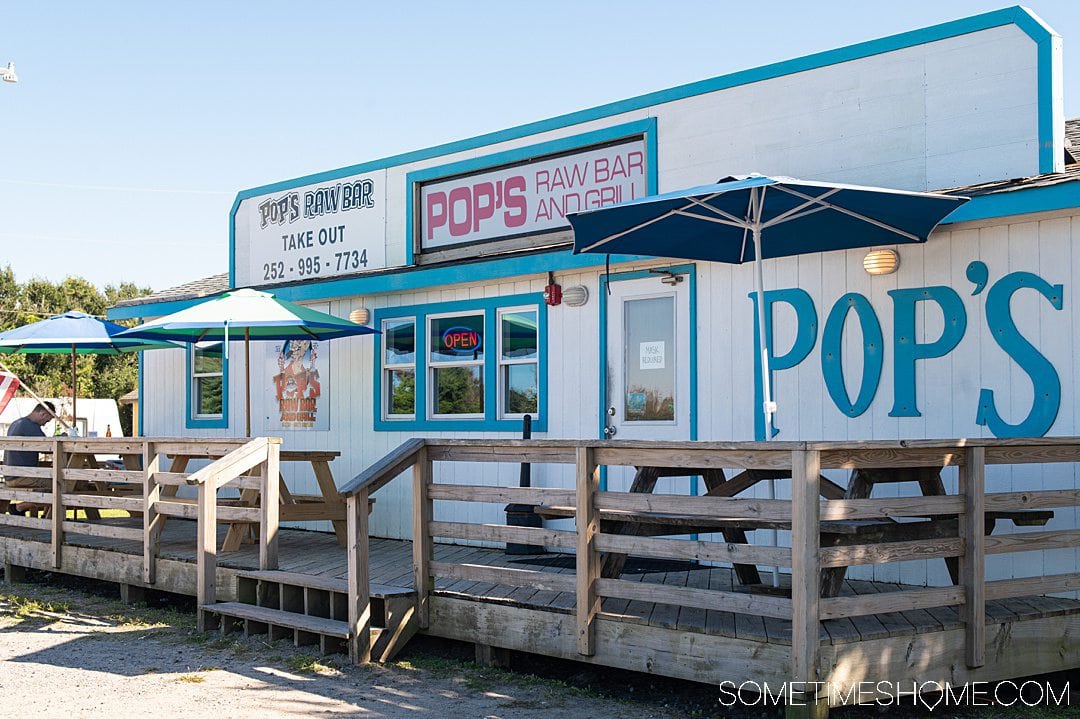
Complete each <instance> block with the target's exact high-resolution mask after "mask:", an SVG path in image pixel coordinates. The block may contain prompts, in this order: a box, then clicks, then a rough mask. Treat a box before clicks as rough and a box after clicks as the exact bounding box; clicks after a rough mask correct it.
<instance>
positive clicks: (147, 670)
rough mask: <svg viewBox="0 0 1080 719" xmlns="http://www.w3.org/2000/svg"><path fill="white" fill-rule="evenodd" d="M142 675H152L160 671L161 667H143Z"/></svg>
mask: <svg viewBox="0 0 1080 719" xmlns="http://www.w3.org/2000/svg"><path fill="white" fill-rule="evenodd" d="M142 670H143V674H153V673H154V672H159V671H161V667H143V668H142Z"/></svg>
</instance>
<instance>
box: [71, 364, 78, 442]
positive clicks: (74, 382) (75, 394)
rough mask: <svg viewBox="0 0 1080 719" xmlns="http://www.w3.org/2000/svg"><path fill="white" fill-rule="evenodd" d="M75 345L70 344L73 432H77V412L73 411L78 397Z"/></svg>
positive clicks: (76, 433)
mask: <svg viewBox="0 0 1080 719" xmlns="http://www.w3.org/2000/svg"><path fill="white" fill-rule="evenodd" d="M75 369H76V365H75V345H74V344H73V345H71V428H72V430H74V431H73V434H75V435H78V434H79V414H78V413H77V412H76V411H75V404H76V402H78V399H79V377H78V375H77V374H76V373H75Z"/></svg>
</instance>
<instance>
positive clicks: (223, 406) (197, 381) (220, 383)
mask: <svg viewBox="0 0 1080 719" xmlns="http://www.w3.org/2000/svg"><path fill="white" fill-rule="evenodd" d="M188 347H189V349H188V356H187V367H188V390H187V396H188V417H187V419H188V421H187V426H188V427H209V426H216V427H224V426H226V425H225V424H224V422H225V418H226V416H227V407H228V389H227V387H228V374H229V373H228V363H227V362H226V361H225V356H224V343H222V342H197V343H195V344H192V345H189V346H188Z"/></svg>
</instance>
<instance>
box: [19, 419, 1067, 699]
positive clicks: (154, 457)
mask: <svg viewBox="0 0 1080 719" xmlns="http://www.w3.org/2000/svg"><path fill="white" fill-rule="evenodd" d="M279 445H280V441H279V440H277V439H275V438H254V439H251V440H217V441H211V440H205V441H204V440H198V441H196V440H186V439H174V438H144V439H140V440H121V441H115V440H112V439H107V440H102V439H94V440H83V439H77V440H71V439H59V440H58V439H53V440H48V439H45V440H23V439H21V438H0V447H6V448H13V449H21V450H24V451H25V450H31V451H38V452H42V453H47V454H51V466H49V467H41V468H33V472H34V474H33V476H34V477H37V478H40V479H45V480H48V481H47V482H45V483H44V484H47V485H48V487H47V489H46V488H42V489H39V490H25V489H0V500H5V501H14V502H26V503H30V504H36V505H39V506H40V505H44V506H45V507H48V508H49V510H50V514H49V516H48V517H42V518H30V517H22V516H13V515H0V559H2V561H3V562H4V563H5V568H10V569H12V570H13V571H12V572H11V574H12V575H15V576H16V578H17V575H18V573H19V572H18V571H17V569H16V568H18V567H31V568H35V569H41V570H45V571H51V572H59V573H63V574H69V575H74V576H80V577H92V578H95V579H100V580H106V581H112V582H116V583H118V584H120V585H121V586H120V589H121V595H122V596H124V595H127V596H130V595H131V589H132V588H138V587H152V588H155V589H159V590H165V591H170V592H176V593H181V594H188V595H193V596H195V597H196V601H197V603H198V612H199V627H200V629H203V628H206V629H209V628H213V627H217V626H220V627H221V628H222V630H223V631H227V630H229V629H230V628H235V627H236V626H238V625H242V626H243V628H244V631H247V632H252V633H259V632H264V633H268V634H269V635H270V636H272V637H273V636H277V635H278V634H281V633H283V631H288V632H292V633H293V636H294V641H296V642H298V643H309V642H310V641H313V640H317V641H319V642H320V646H322V645H323V644H326V646H328V647H329V646H330V645H331V644H336V646H337V647H338V648H341V647H342V645H343V644H344V645H347V648H348V651H349V654H350V656H351V658H352V659H353V660H354V661H356V662H357V663H364V662H366V661H369V659H370V658H373V657H374V658H378V659H382V660H385V658H387V657H390V656H393V652H394V651H396V649H397V648H400V646H402V645H403V644H404V643H405V642H407V641H408V639H409V637H411V636H412V635H413V634H414V633H415V632H416V631H418V630H419V631H423V632H425V633H427V634H430V635H434V636H441V637H447V638H451V639H458V640H461V641H467V642H473V643H475V644H476V645H477V652H478V657H481V658H482V657H485V656H486V657H492V658H493V657H494V652H495V651H496V650H500V651H501V650H516V651H521V652H528V653H533V654H542V655H547V656H553V657H560V658H564V659H571V660H575V661H580V662H586V663H591V664H596V665H602V666H608V667H613V668H620V669H628V670H634V671H639V672H647V673H653V674H658V675H663V676H668V677H674V678H680V679H688V680H692V681H696V682H705V683H712V684H720V683H722V682H723V683H729V682H730V683H734V684H740V683H742V682H754V683H755V684H757V685H758V686H760V685H761V684H763V683H768V684H769V685H772V686H782V685H784V684H785V683H790V684H791V685H792V686H793V689H792V690H791V691H792V692H793V697H794V698H795V699H798V698H799V697H801V699H802V701H801V702H795V703H793V704H789V707H788V708H789V710H791V709H795V708H800V710H801V711H802V713H803V714H804V715H809V714H811V713H812V714H814V715H815V716H820V711H819V710H822V709H824V708H825V707H827V706H828V705H830V704H831V705H834V706H835V705H837V704H840V703H845V702H846V701H848V700H847V699H845V697H846V696H848V694H845V693H844V692H847V691H849V690H850V689H851V688H852V687H859V686H865V685H870V686H876V685H877V684H876V683H877V682H881V681H884V682H886V683H893V684H897V685H898V683H902V682H908V683H909V685H911V683H918V684H919V685H920V686H921V685H924V684H925V683H926V682H936V683H938V684H941V683H943V682H944V683H949V684H950V685H957V684H961V683H964V682H971V681H978V682H993V681H998V680H1004V679H1015V678H1018V677H1026V676H1033V675H1037V674H1046V673H1050V672H1056V671H1062V670H1067V669H1072V668H1076V667H1080V642H1077V641H1076V640H1075V637H1076V636H1080V601H1073V600H1065V599H1056V598H1053V597H1051V596H1049V595H1054V594H1065V593H1070V592H1074V591H1076V590H1078V589H1080V572H1077V571H1073V572H1069V573H1065V574H1061V573H1053V574H1045V575H1037V576H1033V577H1024V578H1015V579H997V578H995V579H991V580H988V579H987V578H986V577H985V573H984V572H985V567H986V558H987V556H989V555H995V554H1023V553H1030V552H1037V551H1045V550H1055V549H1058V550H1060V549H1074V548H1075V547H1077V546H1080V529H1077V528H1075V527H1068V526H1065V527H1059V528H1051V529H1046V530H1042V531H1027V530H1025V531H1005V532H1003V533H992V534H991V532H988V531H987V530H993V528H994V526H993V525H994V522H996V520H997V518H998V517H999V516H1001V517H1010V518H1012V524H1013V525H1016V526H1021V525H1023V526H1024V527H1028V526H1029V525H1034V524H1038V523H1042V524H1045V523H1046V521H1047V520H1048V519H1049V518H1050V517H1052V516H1054V515H1053V512H1054V511H1057V510H1058V509H1061V508H1064V509H1066V510H1068V509H1071V508H1074V507H1077V506H1080V489H1076V488H1073V489H1032V490H1028V491H1022V492H987V491H986V487H985V472H986V471H987V468H988V467H990V468H992V467H994V466H995V465H1017V464H1055V463H1065V464H1073V465H1076V464H1080V437H1068V438H1038V439H1035V440H1032V439H1016V440H968V439H959V440H933V441H931V440H925V441H907V442H854V443H851V442H848V443H790V442H789V443H767V444H766V443H724V442H690V443H686V442H683V443H663V442H618V441H602V442H600V441H591V440H589V441H586V440H529V441H522V440H457V439H454V440H448V439H413V440H409V441H407V442H405V443H403V444H402V445H401V446H400V447H399V448H397V449H396V450H394V451H393V452H391V453H389V454H387V455H386V456H385V457H384V458H383V459H382V460H380V461H378V462H376V463H375V464H373V465H371V466H370V467H368V468H367V469H366V470H365V471H364V472H363V473H361V474H360V475H358V476H357V477H355V478H353V480H352V481H350V482H348V483H347V484H346V485H344V486H343V487H341V488H340V489H339V494H340V495H341V496H343V497H344V500H345V520H346V525H347V526H346V530H347V531H346V538H347V541H346V542H345V545H346V546H345V547H344V548H341V547H339V545H338V543H337V541H336V539H335V537H334V536H333V535H330V534H321V533H316V532H304V531H298V530H293V529H280V528H279V510H280V507H281V504H280V501H279V497H278V489H279V482H278V476H279V472H278V463H279V460H280V456H281V455H280V446H279ZM95 453H101V454H121V455H125V454H131V455H134V454H135V453H138V454H139V456H140V457H141V462H138V463H135V462H132V465H136V464H137V465H138V466H139V469H134V468H130V469H125V470H103V469H82V468H79V467H71V466H70V463H69V462H68V459H69V457H71V456H74V455H77V454H83V455H85V454H95ZM180 454H183V455H185V456H188V455H191V456H198V457H204V458H206V459H209V460H211V462H210V464H208V465H206V466H205V467H203V468H201V469H199V470H197V471H195V472H191V473H185V472H181V471H163V469H162V466H163V464H162V463H163V461H164V458H166V457H168V456H175V455H180ZM454 462H463V463H477V462H481V463H496V464H498V463H503V464H511V465H514V466H515V468H516V466H517V465H518V464H519V463H522V462H528V463H532V464H554V465H564V466H565V465H569V466H571V467H572V468H573V476H574V477H575V480H574V483H573V486H572V487H516V486H492V485H468V484H461V483H458V482H455V481H453V479H454V477H453V476H452V475H449V476H448V475H446V474H444V473H443V470H442V468H443V467H444V466H445V465H446V464H447V463H454ZM603 466H609V467H611V466H616V467H636V468H637V474H638V475H639V476H643V475H650V476H651V475H659V474H661V473H671V472H683V473H689V474H698V473H709V474H710V476H711V480H712V482H711V483H707V484H709V492H708V493H707V495H705V496H693V497H686V496H676V495H665V494H655V493H651V492H647V491H643V492H633V491H631V492H629V493H628V492H618V491H611V490H608V489H606V488H604V487H602V486H601V483H600V479H599V478H600V474H601V472H600V469H601V467H603ZM949 467H956V470H955V472H956V475H957V484H958V488H959V490H958V493H957V494H944V493H943V492H942V491H937V490H935V487H936V485H937V484H938V483H939V482H940V473H941V471H942V469H944V468H949ZM4 469H5V468H4V467H3V466H2V465H0V471H3V470H4ZM839 469H846V470H851V471H852V472H855V473H860V474H861V473H863V472H869V473H870V474H868V475H867V477H868V479H867V481H866V482H863V483H862V484H864V485H866V486H867V487H869V486H871V485H872V484H874V483H876V482H880V481H881V478H882V477H883V476H893V475H895V477H894V479H896V481H900V480H901V479H902V478H904V477H907V476H908V474H910V475H911V477H912V478H914V479H917V480H918V486H919V488H920V493H919V495H904V496H899V497H878V498H874V497H872V496H868V495H869V491H863V490H860V489H859V486H857V485H858V484H859V483H855V485H852V484H851V483H849V490H850V491H848V490H843V488H838V487H837V485H835V483H833V482H831V481H830V480H828V479H827V478H825V477H824V476H823V475H822V472H823V471H824V470H839ZM19 471H22V472H24V473H25V472H27V471H29V470H25V469H24V470H19ZM729 471H730V472H732V474H730V475H728V474H727V472H729ZM406 472H410V473H411V475H412V490H413V491H412V496H413V503H412V508H411V510H412V512H411V513H412V532H411V538H412V540H413V541H412V542H406V541H390V540H383V539H372V538H371V537H369V532H368V511H369V507H370V501H371V500H372V495H373V494H375V493H377V492H378V491H379V489H380V488H381V487H383V486H385V485H386V484H387V483H388V482H390V481H391V480H392V479H394V478H395V477H398V476H400V475H402V474H403V473H406ZM883 472H884V473H885V474H884V475H883V474H882V473H883ZM762 473H765V474H762ZM20 476H22V475H20ZM27 476H29V475H27ZM765 476H768V477H769V478H776V479H778V480H779V481H783V482H786V483H787V486H788V488H789V489H790V494H791V499H757V498H754V497H743V496H741V495H740V492H739V491H738V488H739V487H742V486H749V483H752V482H754V481H758V480H760V479H761V478H763V477H765ZM934 478H937V479H938V482H933V480H934ZM904 481H906V480H904ZM80 482H82V483H90V486H91V487H98V486H99V485H100V486H101V487H103V489H95V490H94V491H86V490H85V489H81V488H80V485H79V483H80ZM95 483H97V484H95ZM931 484H933V485H934V486H931ZM173 487H189V488H192V489H194V491H195V492H196V493H197V498H196V499H195V500H194V501H193V500H191V499H187V500H179V499H177V498H176V497H173V496H166V490H169V491H170V492H171V490H170V488H173ZM928 488H929V489H930V490H932V491H929V492H928V491H927V489H928ZM119 489H124V490H126V491H124V492H119V491H118V490H119ZM838 489H839V491H838ZM863 489H866V487H864V488H863ZM221 490H231V491H232V492H236V491H239V492H241V493H243V492H249V493H256V494H258V496H259V501H258V503H257V504H254V503H247V504H246V505H245V506H237V505H236V503H235V500H230V499H229V498H227V497H225V496H221V495H220V494H219V492H220V491H221ZM461 502H466V503H476V504H488V505H496V506H500V507H501V506H505V505H506V504H515V505H526V506H531V507H533V508H534V511H535V512H536V513H538V514H541V516H543V515H544V513H556V512H557V513H558V516H562V517H566V518H567V519H569V520H570V522H571V523H572V524H573V529H570V528H554V527H521V526H513V525H506V524H487V523H482V522H461V521H458V522H451V521H443V520H441V519H440V520H436V517H437V516H440V517H441V516H445V515H441V514H440V513H436V512H435V508H436V507H445V506H447V503H461ZM74 508H81V510H82V511H84V512H86V513H92V512H93V511H96V510H98V509H103V510H123V511H125V512H127V513H130V514H131V516H129V517H126V518H123V519H106V520H102V519H97V520H95V521H70V520H66V519H65V515H66V514H67V512H68V510H70V509H74ZM166 520H168V521H166ZM193 520H195V521H193ZM1034 520H1038V522H1035V521H1034ZM716 522H720V523H722V524H721V525H720V526H716V527H713V525H712V524H710V523H716ZM867 522H869V523H873V524H875V526H878V525H881V526H885V527H887V528H888V529H889V530H890V531H889V532H887V533H886V534H887V535H888V536H885V535H881V536H879V534H871V533H858V534H856V535H853V536H852V537H849V538H845V539H844V541H833V540H832V539H830V537H831V536H832V533H833V532H832V530H833V525H835V524H837V523H852V524H858V523H867ZM561 526H562V527H565V526H566V525H565V524H563V525H561ZM860 526H862V525H861V524H860ZM699 527H705V528H706V529H708V531H704V530H701V529H698V528H699ZM762 527H779V528H782V529H787V530H789V531H790V533H791V534H790V536H791V546H790V547H782V546H781V547H774V546H765V545H761V544H753V543H748V542H747V540H746V538H745V536H744V535H743V534H742V532H743V530H751V529H759V528H762ZM911 527H916V528H918V529H919V530H920V531H919V533H918V534H912V533H910V532H908V531H907V530H908V529H910V528H911ZM230 528H231V531H232V532H233V536H234V537H235V536H238V535H239V534H249V535H251V536H249V540H250V541H251V543H248V544H242V545H240V547H239V549H235V550H233V549H232V545H229V544H226V543H225V542H224V541H223V540H224V538H225V535H226V533H227V532H229V531H230ZM897 528H899V529H903V530H905V531H903V532H897V531H895V530H896V529H897ZM1004 529H1005V530H1009V529H1013V527H1005V528H1004ZM727 530H732V531H731V532H730V533H728V532H727ZM735 530H738V531H735ZM924 530H925V531H924ZM931 530H932V531H931ZM714 531H720V532H722V533H723V541H717V535H714V534H712V532H714ZM694 532H699V533H701V534H702V535H703V536H702V537H701V538H695V537H693V536H692V535H693V533H694ZM686 534H690V535H691V536H690V537H688V538H685V539H681V538H669V537H671V535H686ZM729 534H730V536H729ZM435 540H439V542H436V541H435ZM441 542H446V543H441ZM509 544H526V545H535V546H543V547H546V548H547V549H548V550H549V551H548V553H545V554H540V555H527V556H520V555H507V554H506V553H505V552H504V550H503V547H504V546H506V545H509ZM226 547H228V551H226ZM487 547H493V548H487ZM622 556H626V557H629V560H628V561H627V563H626V564H625V566H624V567H622V571H619V570H618V569H617V568H615V564H616V562H615V561H612V562H610V564H611V565H612V566H610V567H609V566H608V565H609V561H608V560H617V559H618V558H620V557H622ZM906 561H935V562H952V563H954V565H955V568H956V572H955V574H954V577H955V579H954V581H955V582H956V584H955V585H953V586H941V587H912V586H901V585H898V584H889V583H882V582H878V583H874V582H865V581H854V580H847V581H839V578H840V576H841V575H840V574H839V573H836V570H838V569H842V568H845V567H850V566H859V565H878V564H895V563H899V562H906ZM731 565H734V566H735V568H736V569H735V571H734V572H733V571H732V570H729V569H726V568H723V567H727V566H731ZM755 566H758V567H760V566H766V567H774V566H775V567H781V568H787V569H788V570H789V571H788V572H784V573H783V574H782V576H783V577H785V581H788V582H790V585H789V586H788V587H782V588H781V590H785V589H789V590H790V591H786V592H784V591H775V590H772V589H771V588H765V587H762V586H761V585H760V584H755V583H754V582H753V581H747V577H746V576H743V577H740V576H739V575H738V572H742V573H743V574H744V575H746V574H749V571H748V570H753V573H754V574H755V575H756V574H757V572H756V570H755V569H754V567H755ZM252 570H258V571H255V572H253V571H252ZM9 576H10V575H9ZM788 577H792V578H794V579H787V578H788ZM829 577H835V578H836V580H837V581H836V582H834V581H832V579H829V581H825V579H826V578H829ZM327 587H329V589H328V588H327ZM748 587H753V588H754V589H755V590H756V591H752V590H751V589H748ZM215 607H218V610H215ZM219 610H220V611H219ZM271 617H272V618H271ZM346 617H347V621H346ZM316 618H318V619H321V620H324V621H320V622H318V624H319V626H324V625H325V626H326V627H330V628H329V629H328V630H327V631H326V632H315V634H319V635H324V636H323V637H322V638H320V637H317V636H315V634H312V631H311V626H313V625H312V622H313V621H314V620H315V619H316ZM309 625H311V626H309ZM331 625H333V626H332V627H331ZM342 637H345V639H344V640H343V639H342ZM324 639H325V640H326V641H325V642H324ZM331 640H332V641H331ZM830 688H832V689H835V690H836V691H837V692H839V693H833V691H832V689H830ZM872 698H873V696H869V697H868V696H866V695H864V694H862V690H860V694H859V698H858V701H863V702H865V701H870V700H871V699H872ZM807 708H812V710H813V711H810V710H809V709H807Z"/></svg>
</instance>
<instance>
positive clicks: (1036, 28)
mask: <svg viewBox="0 0 1080 719" xmlns="http://www.w3.org/2000/svg"><path fill="white" fill-rule="evenodd" d="M1003 25H1016V26H1017V27H1018V28H1019V29H1020V30H1021V31H1022V32H1024V33H1025V34H1026V35H1027V36H1028V37H1030V38H1031V39H1032V40H1034V41H1035V43H1036V45H1037V46H1038V64H1039V77H1038V83H1039V88H1038V95H1039V97H1038V104H1039V147H1040V149H1039V167H1040V170H1041V171H1042V172H1052V171H1053V168H1054V159H1055V158H1054V146H1053V145H1054V117H1053V43H1054V40H1055V39H1056V38H1057V37H1058V36H1057V35H1056V34H1055V33H1054V31H1053V30H1051V29H1050V28H1049V27H1048V26H1047V25H1046V24H1045V23H1044V22H1043V21H1042V20H1040V19H1039V18H1038V17H1037V16H1036V15H1034V14H1033V13H1032V12H1031V11H1030V10H1028V9H1027V8H1024V7H1021V6H1019V5H1017V6H1013V7H1008V8H1003V9H1001V10H994V11H992V12H987V13H983V14H981V15H975V16H972V17H967V18H962V19H960V20H953V21H950V22H945V23H941V24H939V25H933V26H931V27H926V28H920V29H917V30H910V31H908V32H903V33H899V34H897V35H890V36H888V37H883V38H878V39H876V40H869V41H866V42H861V43H856V44H854V45H848V46H846V47H841V48H836V49H833V50H826V51H824V52H819V53H814V54H812V55H806V56H803V57H799V58H794V59H792V60H785V61H782V62H776V63H772V64H769V65H762V66H760V67H757V68H752V69H749V70H741V71H739V72H734V73H730V74H728V75H721V76H719V77H714V78H711V79H707V80H700V81H698V82H692V83H688V84H685V85H679V86H677V87H673V88H669V89H666V90H659V91H657V92H651V93H647V94H645V95H639V96H637V97H632V98H629V99H626V100H619V101H616V102H612V103H607V104H605V105H599V106H596V107H592V108H589V109H586V110H579V111H577V112H571V113H568V114H565V115H558V116H556V117H552V118H549V119H546V120H539V121H537V122H530V123H527V124H525V125H518V126H517V127H512V128H509V129H506V130H499V131H496V132H489V133H486V134H483V135H477V136H475V137H472V138H468V139H465V140H459V141H456V142H450V143H445V144H442V145H436V146H434V147H429V148H426V149H422V150H416V151H413V152H406V153H402V154H398V155H391V156H389V157H384V158H381V159H377V160H372V161H370V162H363V163H360V164H357V165H349V166H347V167H342V168H338V169H335V170H329V171H326V172H319V173H315V174H312V175H305V176H303V177H297V178H293V179H290V180H284V181H281V182H274V183H271V184H268V185H261V186H259V187H254V188H251V189H248V190H243V191H241V192H240V193H238V194H237V196H236V201H235V202H234V203H233V207H232V210H231V211H230V213H229V286H230V287H231V286H234V281H235V252H234V249H233V248H234V246H235V239H236V238H235V233H234V231H233V228H234V227H235V220H236V212H237V209H238V208H239V206H240V202H242V201H243V200H246V199H249V198H252V197H258V196H260V195H266V194H271V193H274V192H279V191H281V190H289V189H292V188H295V187H302V186H304V185H312V184H317V183H320V182H327V181H330V180H337V179H339V178H342V177H348V176H350V175H358V174H360V173H363V172H370V171H373V170H382V169H386V168H388V167H394V166H398V165H405V164H409V163H414V162H421V161H423V160H429V159H432V158H435V157H440V156H443V155H450V154H453V153H457V152H468V151H471V150H475V149H477V148H480V147H485V146H488V145H494V144H498V143H501V142H510V141H513V140H518V139H521V138H523V137H528V136H530V135H537V134H540V133H543V132H551V131H554V130H560V129H563V128H567V127H571V126H573V125H579V124H582V123H585V122H593V121H596V120H603V119H606V118H610V117H613V116H616V115H621V114H623V113H628V112H635V111H639V110H642V109H646V108H649V107H652V106H655V105H660V104H663V103H667V102H673V101H676V100H682V99H686V98H689V97H695V96H697V95H704V94H706V93H710V92H716V91H718V90H726V89H729V88H733V87H738V86H740V85H747V84H750V83H755V82H761V81H763V80H770V79H774V78H778V77H783V76H785V75H793V74H795V73H799V72H806V71H807V70H816V69H819V68H823V67H828V66H830V65H836V64H839V63H843V62H848V61H851V60H858V59H862V58H866V57H871V56H873V55H880V54H882V53H886V52H893V51H896V50H902V49H904V48H909V47H914V46H917V45H924V44H926V43H931V42H937V41H939V40H945V39H948V38H952V37H958V36H961V35H967V34H970V33H973V32H978V31H980V30H988V29H990V28H995V27H1001V26H1003Z"/></svg>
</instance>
